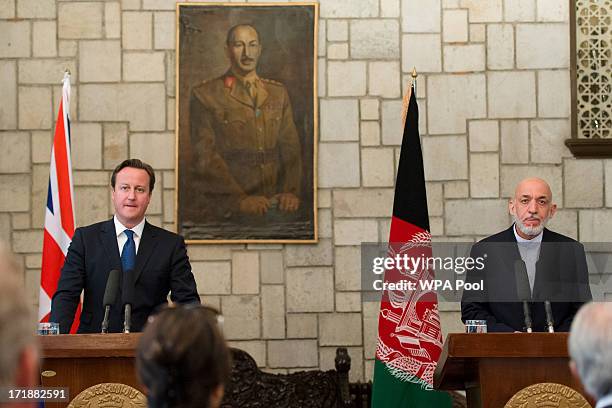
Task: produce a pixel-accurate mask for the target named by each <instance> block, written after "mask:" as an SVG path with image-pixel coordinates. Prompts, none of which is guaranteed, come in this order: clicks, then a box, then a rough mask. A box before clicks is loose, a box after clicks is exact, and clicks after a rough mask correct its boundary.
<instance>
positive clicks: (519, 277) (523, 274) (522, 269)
mask: <svg viewBox="0 0 612 408" xmlns="http://www.w3.org/2000/svg"><path fill="white" fill-rule="evenodd" d="M514 276H515V279H516V294H517V296H518V298H519V300H520V301H521V302H523V317H524V319H525V328H526V329H527V333H531V332H533V329H532V324H531V312H530V310H529V301H530V300H531V287H530V286H529V278H528V277H527V267H526V266H525V262H523V261H522V260H520V259H517V260H516V261H515V262H514Z"/></svg>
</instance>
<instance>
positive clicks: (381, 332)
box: [372, 87, 452, 408]
mask: <svg viewBox="0 0 612 408" xmlns="http://www.w3.org/2000/svg"><path fill="white" fill-rule="evenodd" d="M414 251H416V252H418V254H416V252H414ZM411 252H413V253H415V256H431V234H430V232H429V215H428V212H427V193H426V190H425V175H424V170H423V154H422V151H421V141H420V138H419V108H418V105H417V102H416V96H415V92H414V87H411V89H410V98H409V103H408V112H407V114H406V120H405V124H404V134H403V138H402V147H401V153H400V159H399V165H398V171H397V179H396V184H395V198H394V202H393V217H392V219H391V230H390V234H389V246H388V255H387V256H389V257H395V256H396V255H398V254H400V255H402V254H410V253H411ZM414 272H415V271H413V274H412V275H409V276H405V272H403V273H402V272H401V271H397V270H391V271H389V270H388V271H386V272H385V281H386V282H389V281H396V282H397V281H399V279H404V278H405V279H410V280H413V281H415V282H416V281H418V280H428V279H432V278H433V271H431V270H429V269H427V268H424V269H422V270H419V271H416V273H414ZM441 350H442V332H441V328H440V317H439V314H438V301H437V296H436V293H435V292H433V291H428V290H420V289H419V286H418V285H417V286H416V289H415V290H411V291H385V292H383V296H382V300H381V307H380V314H379V316H378V343H377V347H376V361H375V365H374V385H373V391H372V407H373V408H383V407H384V408H395V407H435V408H438V407H449V408H450V407H451V406H452V404H451V398H450V396H449V394H448V393H445V392H439V391H434V390H433V388H432V385H433V373H434V370H435V368H436V362H437V361H438V357H439V356H440V352H441Z"/></svg>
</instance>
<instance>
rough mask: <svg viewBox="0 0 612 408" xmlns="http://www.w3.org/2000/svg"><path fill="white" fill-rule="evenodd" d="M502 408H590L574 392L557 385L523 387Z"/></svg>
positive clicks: (583, 399)
mask: <svg viewBox="0 0 612 408" xmlns="http://www.w3.org/2000/svg"><path fill="white" fill-rule="evenodd" d="M504 408H592V407H591V405H590V404H589V403H588V402H587V400H586V399H585V398H584V397H583V396H582V395H581V394H580V393H579V392H578V391H576V390H574V389H572V388H570V387H568V386H567V385H563V384H557V383H539V384H533V385H530V386H529V387H525V388H523V389H522V390H520V391H519V392H517V393H516V394H514V395H513V396H512V398H510V400H509V401H508V402H506V405H505V406H504Z"/></svg>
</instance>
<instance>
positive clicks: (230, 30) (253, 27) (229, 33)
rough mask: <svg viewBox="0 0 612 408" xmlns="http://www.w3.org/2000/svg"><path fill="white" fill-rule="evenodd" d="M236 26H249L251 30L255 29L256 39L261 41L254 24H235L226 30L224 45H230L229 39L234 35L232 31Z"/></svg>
mask: <svg viewBox="0 0 612 408" xmlns="http://www.w3.org/2000/svg"><path fill="white" fill-rule="evenodd" d="M238 27H251V28H252V29H253V30H255V32H256V33H257V39H258V40H259V41H260V42H261V39H260V38H259V31H257V29H256V28H255V26H254V25H252V24H236V25H235V26H232V27H231V28H230V29H229V30H228V31H227V37H225V44H226V45H230V40H231V39H232V36H233V35H234V31H236V30H237V29H238Z"/></svg>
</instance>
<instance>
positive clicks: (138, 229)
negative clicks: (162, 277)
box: [113, 215, 145, 256]
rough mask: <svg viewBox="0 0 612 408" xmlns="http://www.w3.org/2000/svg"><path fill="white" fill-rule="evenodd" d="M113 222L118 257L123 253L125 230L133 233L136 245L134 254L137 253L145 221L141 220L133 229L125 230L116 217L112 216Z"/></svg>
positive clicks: (125, 240) (125, 239)
mask: <svg viewBox="0 0 612 408" xmlns="http://www.w3.org/2000/svg"><path fill="white" fill-rule="evenodd" d="M113 221H114V222H115V234H116V235H117V246H118V247H119V256H121V253H122V252H123V246H124V245H125V243H126V242H127V235H125V232H124V231H125V230H126V229H131V230H132V231H134V243H135V244H136V253H138V246H139V245H140V238H142V231H143V230H144V226H145V219H144V218H143V219H142V221H140V223H138V224H137V225H136V226H134V228H127V227H126V226H125V225H123V224H122V223H121V222H119V220H118V219H117V216H116V215H114V216H113Z"/></svg>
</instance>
